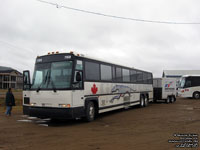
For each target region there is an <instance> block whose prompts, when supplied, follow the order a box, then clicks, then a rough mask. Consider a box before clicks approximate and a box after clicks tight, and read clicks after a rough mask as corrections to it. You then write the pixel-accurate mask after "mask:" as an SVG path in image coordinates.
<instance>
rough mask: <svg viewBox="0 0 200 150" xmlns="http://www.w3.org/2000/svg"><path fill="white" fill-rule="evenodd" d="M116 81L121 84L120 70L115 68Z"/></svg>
mask: <svg viewBox="0 0 200 150" xmlns="http://www.w3.org/2000/svg"><path fill="white" fill-rule="evenodd" d="M116 81H118V82H122V69H121V68H118V67H116Z"/></svg>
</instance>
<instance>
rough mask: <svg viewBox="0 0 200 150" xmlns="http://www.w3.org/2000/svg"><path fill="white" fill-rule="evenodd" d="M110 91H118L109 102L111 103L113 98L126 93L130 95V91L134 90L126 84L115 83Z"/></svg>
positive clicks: (118, 97)
mask: <svg viewBox="0 0 200 150" xmlns="http://www.w3.org/2000/svg"><path fill="white" fill-rule="evenodd" d="M111 92H112V93H119V95H116V96H114V97H113V98H112V99H111V100H110V102H111V103H113V101H114V100H115V99H120V97H124V96H125V95H126V94H128V95H129V96H130V93H131V92H134V90H133V89H132V88H130V87H128V86H125V85H115V86H114V87H113V88H112V90H111Z"/></svg>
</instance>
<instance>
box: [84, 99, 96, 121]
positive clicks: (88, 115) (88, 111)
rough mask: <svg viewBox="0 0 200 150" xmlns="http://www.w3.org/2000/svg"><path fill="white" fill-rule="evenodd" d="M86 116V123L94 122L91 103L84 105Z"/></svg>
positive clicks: (93, 110)
mask: <svg viewBox="0 0 200 150" xmlns="http://www.w3.org/2000/svg"><path fill="white" fill-rule="evenodd" d="M85 113H86V116H85V120H86V121H87V122H91V121H93V120H94V118H95V106H94V103H93V102H88V104H87V105H86V112H85Z"/></svg>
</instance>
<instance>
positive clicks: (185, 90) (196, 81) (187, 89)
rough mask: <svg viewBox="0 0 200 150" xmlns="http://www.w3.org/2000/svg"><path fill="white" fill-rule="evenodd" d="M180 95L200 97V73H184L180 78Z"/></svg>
mask: <svg viewBox="0 0 200 150" xmlns="http://www.w3.org/2000/svg"><path fill="white" fill-rule="evenodd" d="M178 96H180V97H188V98H194V99H200V75H184V76H182V78H181V79H180V85H179V88H178Z"/></svg>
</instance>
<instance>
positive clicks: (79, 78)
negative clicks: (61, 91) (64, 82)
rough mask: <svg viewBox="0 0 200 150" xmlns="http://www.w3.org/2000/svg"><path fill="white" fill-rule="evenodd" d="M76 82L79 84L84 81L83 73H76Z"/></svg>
mask: <svg viewBox="0 0 200 150" xmlns="http://www.w3.org/2000/svg"><path fill="white" fill-rule="evenodd" d="M76 81H77V82H80V81H82V77H81V73H80V72H76Z"/></svg>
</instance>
